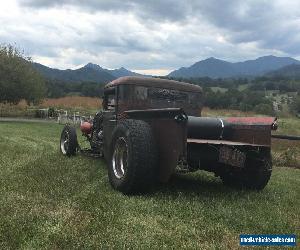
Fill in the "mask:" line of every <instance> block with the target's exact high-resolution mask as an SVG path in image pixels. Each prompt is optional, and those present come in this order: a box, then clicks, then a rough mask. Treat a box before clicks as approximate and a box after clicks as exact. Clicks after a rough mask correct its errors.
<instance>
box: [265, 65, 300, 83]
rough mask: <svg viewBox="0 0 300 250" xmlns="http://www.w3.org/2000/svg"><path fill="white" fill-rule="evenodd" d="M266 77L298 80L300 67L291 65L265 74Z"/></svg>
mask: <svg viewBox="0 0 300 250" xmlns="http://www.w3.org/2000/svg"><path fill="white" fill-rule="evenodd" d="M265 76H268V77H286V78H292V79H300V65H299V64H291V65H288V66H284V67H282V68H280V69H277V70H273V71H270V72H268V73H266V74H265Z"/></svg>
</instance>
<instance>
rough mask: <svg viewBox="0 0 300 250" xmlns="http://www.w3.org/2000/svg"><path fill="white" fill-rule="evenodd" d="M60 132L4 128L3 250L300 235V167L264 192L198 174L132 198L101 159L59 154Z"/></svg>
mask: <svg viewBox="0 0 300 250" xmlns="http://www.w3.org/2000/svg"><path fill="white" fill-rule="evenodd" d="M61 128H62V127H61V126H59V125H57V124H38V123H4V122H2V123H0V150H1V157H0V166H1V167H0V192H1V196H0V204H1V205H0V248H1V249H17V248H22V249H41V248H42V249H44V248H46V249H70V248H75V249H83V248H85V249H93V248H104V249H123V248H135V249H150V248H151V249H161V248H168V249H170V248H173V249H181V248H188V249H237V248H239V241H238V239H239V234H241V233H257V234H259V233H278V234H279V233H296V234H297V235H298V236H299V228H300V218H299V207H300V201H299V191H300V172H299V170H297V169H290V168H281V167H276V168H275V169H274V171H273V175H272V178H271V181H270V183H269V184H268V186H267V187H266V188H265V189H264V190H263V191H262V192H254V191H238V190H234V189H230V188H227V187H225V186H223V185H222V183H221V181H220V180H219V179H218V178H215V177H214V176H213V175H211V174H209V173H205V172H195V173H193V174H187V175H176V176H174V178H172V180H171V181H170V183H169V184H167V185H161V186H159V187H157V188H156V189H155V190H153V191H152V192H150V193H149V194H147V195H140V196H131V197H130V196H124V195H122V194H121V193H118V192H116V191H114V190H112V188H111V187H110V185H109V183H108V178H107V170H106V168H105V163H104V162H103V161H102V160H99V159H92V158H88V157H84V156H76V157H71V158H67V157H64V156H62V155H61V154H60V153H59V149H58V141H59V136H60V130H61Z"/></svg>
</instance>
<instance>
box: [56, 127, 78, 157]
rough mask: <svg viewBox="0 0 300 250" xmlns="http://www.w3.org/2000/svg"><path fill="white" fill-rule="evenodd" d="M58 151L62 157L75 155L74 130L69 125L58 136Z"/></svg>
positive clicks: (75, 140)
mask: <svg viewBox="0 0 300 250" xmlns="http://www.w3.org/2000/svg"><path fill="white" fill-rule="evenodd" d="M59 146H60V151H61V152H62V154H63V155H67V156H71V155H75V154H76V152H77V148H78V142H77V135H76V129H75V128H74V127H71V126H70V125H66V126H65V127H64V128H63V131H62V132H61V136H60V145H59Z"/></svg>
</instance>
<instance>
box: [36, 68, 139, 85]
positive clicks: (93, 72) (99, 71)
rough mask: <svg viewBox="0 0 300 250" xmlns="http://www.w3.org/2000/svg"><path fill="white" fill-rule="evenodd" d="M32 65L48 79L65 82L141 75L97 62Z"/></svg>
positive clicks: (110, 79) (106, 79) (105, 81)
mask: <svg viewBox="0 0 300 250" xmlns="http://www.w3.org/2000/svg"><path fill="white" fill-rule="evenodd" d="M33 67H34V68H35V69H36V70H37V71H39V72H40V73H41V74H42V75H43V76H44V77H46V78H48V79H55V80H60V81H65V82H101V83H107V82H110V81H112V80H114V79H117V78H119V77H121V76H141V75H140V74H138V73H135V72H132V71H130V70H127V69H125V68H123V67H122V68H119V69H113V70H109V69H105V68H102V67H100V66H99V65H98V64H93V63H88V64H86V65H85V66H83V67H82V68H79V69H74V70H72V69H65V70H61V69H54V68H50V67H47V66H45V65H42V64H40V63H33Z"/></svg>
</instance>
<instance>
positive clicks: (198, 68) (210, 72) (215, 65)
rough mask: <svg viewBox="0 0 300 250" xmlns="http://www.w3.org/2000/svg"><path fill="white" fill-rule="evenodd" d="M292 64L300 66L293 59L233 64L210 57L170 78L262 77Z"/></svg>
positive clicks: (172, 73) (258, 59)
mask: <svg viewBox="0 0 300 250" xmlns="http://www.w3.org/2000/svg"><path fill="white" fill-rule="evenodd" d="M292 64H296V65H297V64H300V61H298V60H296V59H294V58H291V57H277V56H263V57H259V58H257V59H255V60H247V61H244V62H236V63H231V62H227V61H223V60H219V59H216V58H214V57H210V58H207V59H205V60H202V61H199V62H196V63H195V64H193V65H191V66H190V67H182V68H180V69H178V70H174V71H172V72H171V73H170V74H169V75H168V76H169V77H175V78H176V77H184V78H191V77H211V78H219V77H220V78H228V77H240V76H244V77H245V76H260V75H264V74H267V73H268V72H270V71H274V70H277V69H280V68H282V67H285V66H288V65H292Z"/></svg>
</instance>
